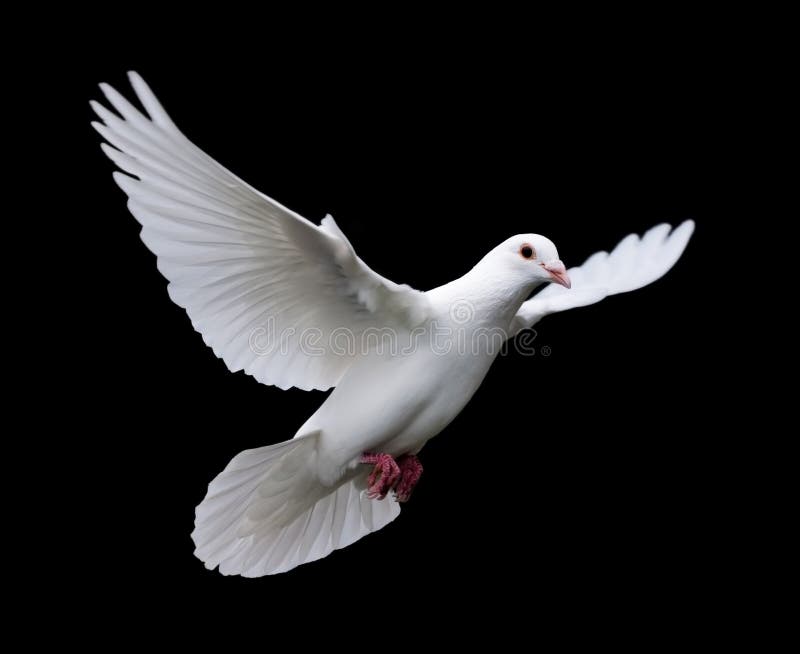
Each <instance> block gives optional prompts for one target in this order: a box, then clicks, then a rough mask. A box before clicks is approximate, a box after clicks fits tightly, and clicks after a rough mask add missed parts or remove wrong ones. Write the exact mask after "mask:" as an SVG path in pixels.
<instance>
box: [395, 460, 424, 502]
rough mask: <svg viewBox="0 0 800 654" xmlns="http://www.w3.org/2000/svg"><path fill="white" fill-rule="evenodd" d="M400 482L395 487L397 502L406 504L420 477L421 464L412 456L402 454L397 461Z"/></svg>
mask: <svg viewBox="0 0 800 654" xmlns="http://www.w3.org/2000/svg"><path fill="white" fill-rule="evenodd" d="M397 465H398V467H399V468H400V480H399V481H398V482H397V486H396V487H395V493H396V494H397V501H398V502H408V499H409V498H410V497H411V493H412V492H413V491H414V487H415V486H416V485H417V482H418V481H419V478H420V477H421V476H422V464H421V463H420V462H419V459H418V458H417V457H416V456H415V455H414V454H404V455H403V456H401V457H400V458H399V459H397Z"/></svg>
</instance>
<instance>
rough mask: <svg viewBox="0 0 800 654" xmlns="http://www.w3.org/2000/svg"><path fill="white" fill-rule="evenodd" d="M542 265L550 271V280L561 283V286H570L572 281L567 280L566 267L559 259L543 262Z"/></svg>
mask: <svg viewBox="0 0 800 654" xmlns="http://www.w3.org/2000/svg"><path fill="white" fill-rule="evenodd" d="M542 267H543V268H544V269H545V270H546V271H547V272H549V273H550V280H551V281H554V282H555V283H556V284H561V285H562V286H566V287H567V288H570V287H571V286H572V283H571V282H570V281H569V275H568V274H567V269H566V268H565V267H564V264H563V263H561V261H558V260H556V261H551V262H550V263H543V264H542Z"/></svg>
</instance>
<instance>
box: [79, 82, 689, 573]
mask: <svg viewBox="0 0 800 654" xmlns="http://www.w3.org/2000/svg"><path fill="white" fill-rule="evenodd" d="M130 80H131V84H132V86H133V88H134V90H135V92H136V95H137V96H138V98H139V100H140V101H141V103H142V105H143V107H144V109H145V110H146V112H147V115H145V114H143V113H142V112H140V111H139V110H138V109H137V108H135V107H134V106H133V105H131V104H130V103H129V102H128V101H127V100H126V99H125V98H124V97H123V96H121V95H120V94H119V93H117V92H116V91H115V90H114V89H112V88H111V87H109V86H107V85H101V88H102V91H103V93H104V94H105V97H106V98H107V99H108V101H109V102H110V104H111V105H112V107H113V108H114V109H115V110H116V111H117V112H118V115H117V114H114V113H112V112H111V111H109V110H108V109H106V108H105V107H103V106H102V105H100V104H99V103H96V102H92V107H93V108H94V110H95V112H96V113H97V115H98V117H99V118H100V119H101V121H102V123H93V125H94V126H95V127H96V129H97V130H98V132H100V134H101V135H102V136H103V138H104V139H105V140H106V141H107V142H108V144H110V145H107V144H105V143H104V144H103V145H102V148H103V151H104V152H105V153H106V154H107V155H108V156H109V158H110V159H111V160H112V161H113V162H114V163H115V164H116V165H117V166H118V167H119V168H120V169H122V170H123V171H124V172H125V173H126V174H123V173H119V172H116V173H114V179H115V180H116V182H117V183H118V184H119V186H120V188H122V190H123V191H124V192H125V193H126V194H127V195H128V198H129V200H128V207H129V209H130V211H131V213H132V214H133V215H134V216H135V217H136V219H137V220H138V221H139V222H140V223H141V224H142V232H141V236H142V240H143V241H144V243H145V244H146V245H147V247H148V248H150V250H152V251H153V252H154V253H155V254H156V255H157V258H158V268H159V270H160V271H161V272H162V274H163V275H164V276H165V277H166V278H167V279H168V280H169V285H168V290H169V294H170V297H171V298H172V299H173V300H174V301H175V303H176V304H178V305H179V306H181V307H183V308H184V309H186V311H187V313H188V314H189V317H190V318H191V320H192V325H193V326H194V328H195V329H196V330H197V331H198V332H200V333H201V334H202V336H203V339H204V341H205V342H206V344H208V345H209V346H210V347H211V348H212V349H213V351H214V353H215V354H216V355H217V356H218V357H220V358H222V359H223V360H224V361H225V363H226V364H227V366H228V367H229V368H230V370H232V371H237V370H244V371H245V372H246V373H248V374H250V375H252V376H254V377H255V378H256V379H257V380H259V381H260V382H262V383H264V384H272V385H275V386H278V387H280V388H284V389H285V388H290V387H292V386H294V387H297V388H301V389H328V388H331V387H335V389H334V391H333V393H331V395H330V396H329V397H328V399H327V400H326V401H325V402H324V403H323V405H322V406H321V407H320V408H319V410H318V411H317V412H316V413H315V414H314V415H313V416H311V418H309V420H308V421H307V422H306V423H305V424H304V425H303V427H301V429H300V430H299V431H298V433H297V434H296V435H295V437H294V438H293V439H292V440H288V441H285V442H282V443H278V444H276V445H270V446H267V447H262V448H258V449H255V450H248V451H245V452H242V453H240V454H239V455H237V456H236V457H235V458H234V459H233V460H232V461H231V462H230V463H229V464H228V466H227V467H226V468H225V470H223V471H222V472H221V473H220V474H219V475H218V476H217V477H216V478H215V479H214V480H213V481H212V482H211V484H210V485H209V489H208V494H207V495H206V497H205V499H204V500H203V502H202V503H201V504H200V505H199V506H198V507H197V512H196V521H195V530H194V532H193V533H192V538H193V539H194V542H195V545H196V548H197V549H196V551H195V553H196V554H197V556H198V557H199V558H200V559H202V560H203V561H204V562H205V564H206V566H207V567H209V568H214V567H217V566H219V570H220V572H222V573H223V574H243V575H245V576H261V575H266V574H274V573H277V572H283V571H286V570H289V569H291V568H293V567H295V566H297V565H299V564H301V563H306V562H308V561H313V560H315V559H319V558H321V557H324V556H326V555H327V554H329V553H330V552H331V551H333V550H335V549H338V548H341V547H345V546H346V545H349V544H350V543H352V542H354V541H356V540H358V539H359V538H361V537H362V536H364V535H365V534H368V533H370V532H372V531H376V530H377V529H380V528H382V527H383V526H385V525H386V524H388V523H389V522H391V521H392V520H393V519H394V518H396V517H397V515H398V514H399V512H400V505H399V504H398V503H397V502H394V501H392V500H391V498H389V499H386V500H383V501H381V500H377V499H369V497H368V495H367V493H366V492H365V491H366V489H367V486H368V480H367V474H368V473H369V471H370V470H369V468H367V467H365V466H364V465H363V464H362V463H361V457H362V455H363V454H364V453H367V452H371V453H376V452H377V453H385V454H387V455H390V456H391V457H394V458H395V459H398V460H400V458H401V457H404V456H407V455H415V454H416V453H417V452H419V450H420V449H421V448H422V447H423V446H424V444H425V442H427V440H429V439H430V438H432V437H433V436H434V435H436V434H437V433H439V431H441V430H442V429H443V428H444V427H445V426H446V425H447V424H448V423H449V422H450V421H451V420H452V419H453V418H454V417H455V416H456V415H457V414H458V413H459V412H460V411H461V409H462V408H463V406H464V405H465V404H466V403H467V401H468V400H469V399H470V397H471V396H472V394H473V393H474V392H475V390H476V389H477V388H478V386H479V385H480V383H481V381H482V380H483V378H484V376H485V374H486V371H487V370H488V369H489V367H490V366H491V363H492V362H493V361H494V358H495V356H496V354H497V352H496V351H494V350H492V349H491V348H490V347H487V346H486V345H485V344H483V343H489V341H488V340H487V341H482V340H480V338H479V336H482V335H483V334H484V333H485V332H486V331H487V330H489V331H491V330H502V332H501V333H503V334H505V335H506V336H513V335H514V334H515V333H517V332H518V331H519V330H521V329H524V328H526V327H530V326H531V325H532V324H534V323H535V322H537V321H538V320H540V319H541V318H542V317H543V316H545V315H547V314H550V313H553V312H556V311H563V310H565V309H569V308H573V307H578V306H583V305H586V304H591V303H593V302H597V301H598V300H600V299H602V298H603V297H606V296H607V295H612V294H615V293H622V292H625V291H630V290H633V289H636V288H640V287H642V286H645V285H647V284H649V283H651V282H652V281H654V280H656V279H658V278H659V277H660V276H662V275H663V274H664V273H665V272H666V271H667V270H669V269H670V268H671V267H672V266H673V265H674V263H675V262H676V261H677V260H678V258H679V257H680V255H681V253H682V252H683V250H684V248H685V247H686V244H687V242H688V240H689V237H690V236H691V233H692V229H693V224H692V223H691V221H687V222H685V223H684V224H683V225H681V226H680V227H679V228H678V229H677V230H675V231H674V232H673V233H672V234H669V231H670V228H669V226H668V225H659V226H657V227H654V228H653V229H651V230H650V231H649V232H647V233H646V234H645V235H644V237H643V238H642V239H639V238H638V237H637V236H635V235H631V236H628V237H627V238H625V239H623V241H622V242H621V243H620V244H619V245H618V246H617V247H616V249H614V250H613V252H612V253H611V254H607V253H605V252H600V253H597V254H595V255H593V256H592V257H590V258H589V259H588V260H587V261H586V262H585V263H584V264H583V266H581V267H579V268H572V269H570V270H569V271H568V272H565V270H564V267H563V264H561V262H560V261H559V260H558V254H557V252H556V249H555V246H554V245H553V244H552V243H551V242H550V241H549V240H547V239H546V238H544V237H542V236H539V235H536V234H522V235H518V236H514V237H512V238H510V239H508V240H507V241H505V242H503V243H501V244H500V245H499V246H497V247H496V248H494V249H493V250H492V251H491V252H489V254H487V255H486V257H484V259H482V260H481V261H480V262H479V263H478V264H477V265H476V266H475V267H474V268H473V269H472V270H471V271H470V272H468V273H467V274H466V275H464V276H463V277H461V278H459V279H456V280H455V281H453V282H451V283H449V284H446V285H444V286H441V287H439V288H436V289H433V290H431V291H428V292H421V291H417V290H414V289H412V288H410V287H408V286H405V285H398V284H395V283H394V282H392V281H390V280H388V279H386V278H384V277H382V276H380V275H378V274H377V273H375V272H374V271H373V270H371V269H370V268H369V267H368V266H367V265H366V264H365V263H364V262H363V261H361V259H360V258H358V256H357V255H356V253H355V251H354V249H353V247H352V245H351V244H350V242H349V241H348V240H347V238H346V237H345V236H344V234H342V232H341V231H340V230H339V228H338V227H337V226H336V224H335V222H334V221H333V218H332V217H330V216H327V217H326V218H325V219H323V221H322V224H321V225H319V226H317V225H314V224H313V223H311V222H309V221H308V220H306V219H305V218H303V217H302V216H299V215H298V214H296V213H294V212H292V211H291V210H289V209H287V208H286V207H284V206H282V205H280V204H278V203H277V202H275V201H274V200H272V199H271V198H269V197H267V196H266V195H264V194H263V193H260V192H258V191H257V190H255V189H254V188H252V187H251V186H249V185H248V184H246V183H245V182H243V181H242V180H241V179H239V178H238V177H236V176H235V175H234V174H233V173H231V172H230V171H228V170H227V169H225V168H223V167H222V166H220V165H219V164H218V163H217V162H216V161H214V160H213V159H211V158H210V157H209V156H208V155H206V154H205V153H204V152H202V151H201V150H200V149H199V148H197V147H196V146H195V145H194V144H192V143H191V142H190V141H189V140H188V139H187V138H186V137H185V136H184V135H183V134H182V133H181V132H180V131H179V130H178V129H177V127H176V126H175V124H174V123H173V121H172V120H171V119H170V118H169V116H168V115H167V114H166V112H165V111H164V109H163V108H162V107H161V105H160V103H159V102H158V100H157V99H156V97H155V96H154V95H153V93H152V91H151V90H150V89H149V87H148V86H147V85H146V84H145V82H144V81H143V80H142V79H141V78H140V77H139V76H138V75H137V74H136V73H130ZM112 146H113V147H112ZM570 278H571V279H572V286H573V288H572V289H571V290H568V288H567V287H568V286H569V283H570ZM553 281H554V282H557V283H558V284H560V285H556V284H550V285H549V286H548V287H547V288H545V289H544V290H542V291H541V292H540V293H539V294H538V295H536V296H535V297H533V298H532V299H530V300H528V301H525V298H526V297H528V296H529V294H530V292H531V291H532V290H533V289H534V288H535V287H536V286H538V285H541V284H543V283H546V282H553ZM441 329H445V330H448V329H449V330H450V334H451V335H453V334H455V333H456V332H458V334H459V338H460V339H464V340H465V342H468V343H472V344H473V345H474V344H475V343H478V344H479V345H478V346H477V347H473V348H472V349H467V350H462V349H461V348H456V347H451V348H450V349H449V350H448V351H441V350H440V349H438V348H437V347H434V346H433V345H432V343H433V339H429V340H426V337H428V336H431V335H432V334H433V333H434V331H435V330H441ZM374 333H378V334H382V333H383V334H385V333H390V334H391V336H392V338H393V339H394V347H393V348H392V349H389V350H387V349H386V348H384V347H381V346H380V343H381V342H382V341H381V340H380V339H376V340H374V341H373V340H370V339H371V337H372V336H373V334H374ZM342 334H344V335H345V336H346V340H347V342H348V344H350V345H352V344H355V345H356V347H355V348H353V347H344V348H342V347H338V345H340V344H341V341H338V340H337V338H338V337H339V336H341V335H342ZM459 342H461V341H459Z"/></svg>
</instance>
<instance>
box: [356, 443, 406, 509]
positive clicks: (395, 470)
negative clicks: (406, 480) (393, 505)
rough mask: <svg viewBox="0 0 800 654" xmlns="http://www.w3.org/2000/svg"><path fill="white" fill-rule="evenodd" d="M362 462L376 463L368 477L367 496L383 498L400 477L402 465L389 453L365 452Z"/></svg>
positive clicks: (372, 498)
mask: <svg viewBox="0 0 800 654" xmlns="http://www.w3.org/2000/svg"><path fill="white" fill-rule="evenodd" d="M361 463H367V464H371V465H374V466H375V467H374V468H373V469H372V472H371V473H370V475H369V477H368V478H367V484H368V488H367V497H369V498H370V499H371V500H374V499H379V500H382V499H383V498H384V497H386V494H387V493H388V492H389V491H390V490H392V488H394V485H395V484H396V483H397V480H398V479H399V478H400V467H399V466H398V465H397V462H396V461H395V460H394V459H393V458H392V457H391V456H390V455H388V454H369V453H367V454H364V455H363V456H362V457H361Z"/></svg>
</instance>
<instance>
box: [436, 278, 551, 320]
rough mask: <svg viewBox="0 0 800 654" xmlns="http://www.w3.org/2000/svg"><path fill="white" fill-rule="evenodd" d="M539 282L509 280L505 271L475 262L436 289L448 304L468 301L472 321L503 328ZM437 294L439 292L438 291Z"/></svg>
mask: <svg viewBox="0 0 800 654" xmlns="http://www.w3.org/2000/svg"><path fill="white" fill-rule="evenodd" d="M540 285H541V282H537V281H536V280H524V281H518V282H517V283H509V279H508V276H507V275H504V274H502V273H498V272H495V271H492V270H486V269H485V268H484V269H482V267H480V266H476V267H475V268H473V269H472V270H471V271H469V272H468V273H467V274H466V275H464V276H463V277H461V278H459V279H456V280H454V281H452V282H450V283H449V284H446V285H445V286H443V287H441V288H440V289H437V290H438V291H441V293H440V294H439V295H440V298H441V300H443V301H444V304H446V305H447V306H457V305H458V306H460V304H459V303H469V305H471V307H472V308H473V309H474V321H473V322H474V324H475V325H476V326H490V327H502V328H505V327H507V326H508V324H509V323H510V322H511V320H512V319H513V318H514V316H515V315H516V313H517V311H518V310H519V308H520V306H522V303H523V302H524V301H525V300H526V299H527V298H528V296H529V295H530V294H531V292H532V291H533V290H534V289H535V288H537V287H538V286H540ZM437 294H438V293H437Z"/></svg>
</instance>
